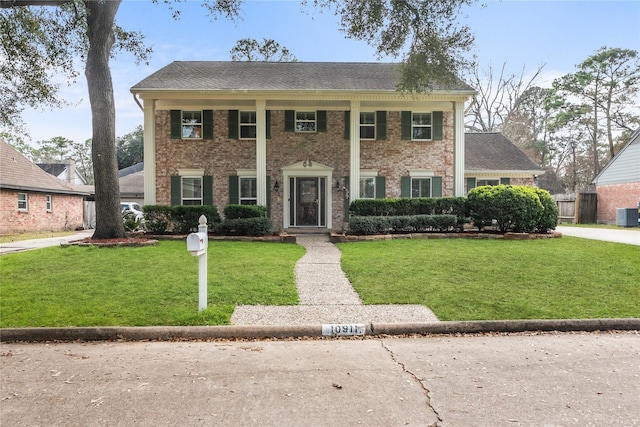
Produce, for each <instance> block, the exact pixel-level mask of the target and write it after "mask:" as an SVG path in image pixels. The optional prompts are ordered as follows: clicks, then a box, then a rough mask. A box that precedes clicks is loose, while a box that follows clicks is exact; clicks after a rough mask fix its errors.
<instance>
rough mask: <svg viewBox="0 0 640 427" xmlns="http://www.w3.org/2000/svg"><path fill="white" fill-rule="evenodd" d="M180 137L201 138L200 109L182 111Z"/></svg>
mask: <svg viewBox="0 0 640 427" xmlns="http://www.w3.org/2000/svg"><path fill="white" fill-rule="evenodd" d="M182 138H183V139H202V111H183V112H182Z"/></svg>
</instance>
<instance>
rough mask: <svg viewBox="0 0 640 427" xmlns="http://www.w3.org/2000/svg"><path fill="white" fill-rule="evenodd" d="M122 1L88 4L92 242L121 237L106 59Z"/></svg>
mask: <svg viewBox="0 0 640 427" xmlns="http://www.w3.org/2000/svg"><path fill="white" fill-rule="evenodd" d="M120 2H121V0H110V1H95V0H93V1H91V0H86V1H85V3H86V5H87V34H88V37H89V52H88V53H87V65H86V69H85V75H86V77H87V86H88V88H89V101H90V103H91V118H92V126H93V142H92V159H93V173H94V179H95V188H96V229H95V232H94V234H93V238H94V239H110V238H119V237H124V236H125V232H124V225H123V222H122V214H121V212H120V186H119V183H118V162H117V157H116V143H115V141H116V126H115V121H116V111H115V102H114V99H113V83H112V81H111V70H110V69H109V58H110V55H111V47H112V46H113V43H114V35H113V24H114V20H115V15H116V12H117V11H118V7H119V6H120Z"/></svg>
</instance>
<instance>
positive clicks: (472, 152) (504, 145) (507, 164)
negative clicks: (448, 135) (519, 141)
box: [464, 132, 544, 174]
mask: <svg viewBox="0 0 640 427" xmlns="http://www.w3.org/2000/svg"><path fill="white" fill-rule="evenodd" d="M464 167H465V173H470V172H471V173H472V172H491V171H496V172H497V171H501V172H519V173H522V172H530V173H537V174H542V173H543V172H544V171H543V170H542V169H541V168H540V166H538V165H537V164H535V163H534V162H533V161H532V160H531V159H530V158H529V157H527V155H526V154H524V153H523V152H522V150H520V149H519V148H518V147H516V145H515V144H514V143H513V142H511V141H510V140H509V139H508V138H507V137H506V136H504V135H503V134H501V133H500V132H481V133H465V135H464Z"/></svg>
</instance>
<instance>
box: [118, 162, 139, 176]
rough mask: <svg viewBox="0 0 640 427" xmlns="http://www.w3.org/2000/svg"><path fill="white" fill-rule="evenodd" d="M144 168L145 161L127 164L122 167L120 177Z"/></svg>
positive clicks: (119, 172)
mask: <svg viewBox="0 0 640 427" xmlns="http://www.w3.org/2000/svg"><path fill="white" fill-rule="evenodd" d="M143 170H144V162H139V163H136V164H135V165H131V166H127V167H126V168H122V169H120V170H119V171H118V177H119V178H122V177H123V176H127V175H130V174H132V173H135V172H140V171H143Z"/></svg>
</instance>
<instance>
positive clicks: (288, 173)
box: [282, 160, 333, 229]
mask: <svg viewBox="0 0 640 427" xmlns="http://www.w3.org/2000/svg"><path fill="white" fill-rule="evenodd" d="M310 163H311V166H309V162H306V161H305V162H298V163H294V164H292V165H289V166H285V167H283V168H282V178H283V185H282V188H283V189H284V192H283V195H284V197H283V198H282V212H283V215H282V227H283V228H285V229H286V228H290V225H289V224H291V221H290V219H291V218H290V211H289V203H290V199H291V197H293V195H292V194H291V189H290V188H289V179H290V178H293V177H318V178H326V185H325V197H326V201H327V203H326V204H325V210H326V212H325V215H326V216H325V217H326V219H327V226H326V228H328V229H331V228H332V226H333V222H332V216H333V215H332V209H331V207H332V206H333V197H332V196H333V194H332V191H331V190H332V189H333V186H332V185H331V182H332V181H331V177H332V176H333V168H331V167H329V166H326V165H323V164H321V163H317V162H314V161H313V160H311V162H310Z"/></svg>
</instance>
